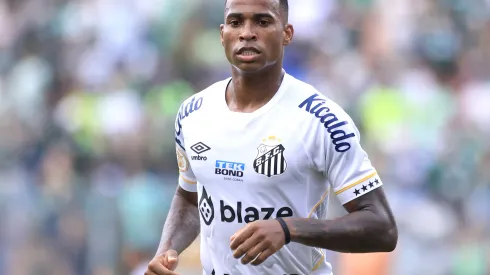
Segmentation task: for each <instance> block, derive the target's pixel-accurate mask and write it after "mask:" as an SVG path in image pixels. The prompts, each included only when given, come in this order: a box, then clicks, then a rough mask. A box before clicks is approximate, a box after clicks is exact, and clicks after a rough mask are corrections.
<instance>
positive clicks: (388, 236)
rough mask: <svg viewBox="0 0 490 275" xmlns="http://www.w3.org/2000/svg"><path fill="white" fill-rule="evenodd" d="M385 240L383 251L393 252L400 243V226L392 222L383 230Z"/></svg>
mask: <svg viewBox="0 0 490 275" xmlns="http://www.w3.org/2000/svg"><path fill="white" fill-rule="evenodd" d="M382 236H383V238H382V239H383V241H382V251H381V252H392V251H394V250H395V249H396V245H397V243H398V228H397V226H396V224H390V226H387V227H386V229H385V230H383V235H382Z"/></svg>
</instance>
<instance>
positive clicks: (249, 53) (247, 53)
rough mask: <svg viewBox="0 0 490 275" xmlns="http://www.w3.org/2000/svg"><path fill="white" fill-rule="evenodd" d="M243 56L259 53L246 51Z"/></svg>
mask: <svg viewBox="0 0 490 275" xmlns="http://www.w3.org/2000/svg"><path fill="white" fill-rule="evenodd" d="M241 54H242V55H256V54H257V53H256V52H254V51H250V50H246V51H243V52H242V53H241Z"/></svg>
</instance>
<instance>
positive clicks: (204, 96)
mask: <svg viewBox="0 0 490 275" xmlns="http://www.w3.org/2000/svg"><path fill="white" fill-rule="evenodd" d="M229 80H230V79H229V78H228V79H225V80H221V81H218V82H215V83H214V84H212V85H210V86H208V87H207V88H206V89H204V90H202V91H200V92H198V93H196V94H194V95H192V96H190V97H188V98H187V99H186V100H184V101H183V102H182V104H181V105H180V108H179V111H178V113H177V115H176V119H175V133H176V135H177V136H180V133H181V130H182V127H183V125H184V124H185V123H187V121H188V120H189V119H190V120H192V117H202V113H206V110H208V111H209V110H213V109H214V106H215V104H216V102H217V100H219V99H220V95H224V89H225V88H226V85H227V83H228V82H229ZM223 98H224V97H223ZM198 112H199V113H201V115H200V116H196V115H195V114H196V113H198Z"/></svg>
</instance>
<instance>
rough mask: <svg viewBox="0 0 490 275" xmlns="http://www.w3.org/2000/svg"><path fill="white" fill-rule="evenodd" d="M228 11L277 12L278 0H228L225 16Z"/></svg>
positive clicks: (276, 13)
mask: <svg viewBox="0 0 490 275" xmlns="http://www.w3.org/2000/svg"><path fill="white" fill-rule="evenodd" d="M229 13H273V14H275V15H280V14H279V0H228V2H227V3H226V6H225V16H226V15H227V14H229Z"/></svg>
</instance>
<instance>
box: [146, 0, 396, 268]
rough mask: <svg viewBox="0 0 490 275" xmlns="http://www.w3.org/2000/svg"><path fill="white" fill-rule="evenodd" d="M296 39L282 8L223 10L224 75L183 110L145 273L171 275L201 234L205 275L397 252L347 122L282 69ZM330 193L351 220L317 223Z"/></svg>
mask: <svg viewBox="0 0 490 275" xmlns="http://www.w3.org/2000/svg"><path fill="white" fill-rule="evenodd" d="M293 34H294V29H293V26H292V25H291V24H288V2H287V0H228V1H227V2H226V3H225V22H224V24H222V25H221V43H222V45H223V47H224V50H225V54H226V57H227V59H228V61H229V62H230V64H231V77H230V78H228V79H225V80H223V81H220V82H217V83H215V84H213V85H211V86H210V87H208V88H207V89H205V90H203V91H201V92H200V93H197V94H195V95H194V96H192V97H191V98H189V99H188V100H186V101H185V102H184V103H183V104H182V106H181V108H180V111H179V113H178V116H177V119H176V123H175V136H176V138H175V141H176V152H177V161H178V166H179V170H180V178H179V187H178V188H177V191H176V194H175V196H174V198H173V202H172V205H171V209H170V212H169V215H168V218H167V221H166V223H165V226H164V229H163V233H162V239H161V243H160V246H159V248H158V251H157V254H156V256H155V258H154V259H153V260H152V261H151V262H150V263H149V265H148V269H147V271H146V273H145V274H146V275H167V274H170V275H172V274H176V273H175V271H174V270H175V269H176V266H177V263H178V255H179V253H181V252H182V251H184V250H185V249H186V248H187V247H188V246H189V245H190V244H191V243H192V242H193V241H194V240H195V238H196V237H197V236H198V235H199V233H200V234H201V253H200V254H201V263H202V267H203V274H206V275H211V274H213V275H224V274H232V275H237V274H247V275H249V274H250V275H252V274H271V275H283V274H288V275H291V274H321V275H327V274H332V267H331V265H330V264H329V263H328V261H327V260H328V259H325V253H324V250H325V249H327V250H333V251H339V252H347V253H366V252H388V251H392V250H394V249H395V247H396V243H397V238H398V234H397V227H396V224H395V221H394V218H393V215H392V212H391V209H390V207H389V205H388V202H387V200H386V197H385V195H384V193H383V189H382V181H381V178H380V177H379V175H378V174H377V172H376V170H375V168H374V167H373V166H372V164H371V162H370V160H369V158H368V156H367V154H366V152H365V151H364V150H363V149H362V148H361V146H360V138H359V132H358V130H357V128H356V127H355V125H354V123H353V121H352V120H351V118H350V117H349V116H348V115H347V114H346V113H345V112H344V111H343V110H342V108H341V107H339V106H338V105H337V104H335V103H334V102H332V101H331V100H329V99H328V98H326V97H324V96H323V95H321V94H320V93H319V92H318V91H317V90H316V89H315V88H313V87H312V86H310V85H308V84H306V83H304V82H301V81H299V80H297V79H295V78H294V77H292V76H291V75H289V74H287V73H286V72H285V71H284V69H283V67H282V61H283V55H284V48H285V46H287V45H288V44H290V43H291V41H292V39H293ZM329 192H333V193H335V195H336V196H337V197H338V198H339V199H340V202H341V203H342V204H343V206H344V208H345V209H346V210H347V211H348V212H349V214H347V215H345V216H343V217H341V218H338V219H335V220H327V219H325V215H326V212H327V209H326V208H327V205H328V202H327V200H328V199H327V198H328V194H329Z"/></svg>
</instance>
